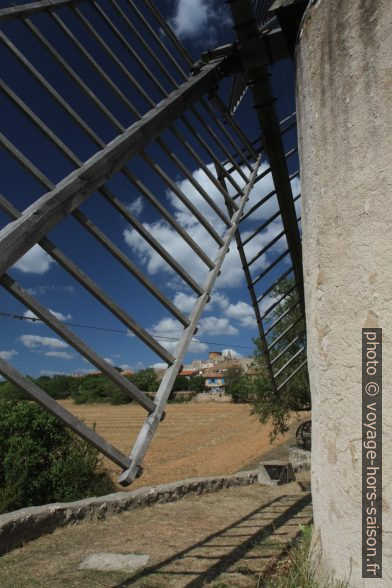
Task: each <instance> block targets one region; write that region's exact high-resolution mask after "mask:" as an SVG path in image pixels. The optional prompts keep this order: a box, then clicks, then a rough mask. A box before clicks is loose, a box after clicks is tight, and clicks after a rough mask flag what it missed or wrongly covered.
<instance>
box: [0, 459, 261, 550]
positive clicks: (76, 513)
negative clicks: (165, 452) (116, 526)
mask: <svg viewBox="0 0 392 588" xmlns="http://www.w3.org/2000/svg"><path fill="white" fill-rule="evenodd" d="M257 482H258V471H257V470H253V471H249V472H238V473H237V474H233V475H230V476H220V477H209V478H190V479H188V480H180V481H178V482H173V483H170V484H160V485H159V486H150V487H145V488H140V489H138V490H133V491H132V492H116V493H114V494H108V495H106V496H100V497H97V498H85V499H84V500H77V501H75V502H66V503H54V504H45V505H43V506H31V507H29V508H23V509H21V510H16V511H13V512H10V513H6V514H3V515H0V555H2V554H4V553H7V552H8V551H11V550H12V549H15V548H16V547H20V546H21V545H23V544H24V543H27V542H28V541H32V540H33V539H37V538H38V537H40V536H41V535H45V534H47V533H52V532H53V531H54V530H55V529H57V528H59V527H64V526H66V525H69V524H72V523H77V522H80V521H83V520H88V521H91V520H94V519H104V518H105V517H106V516H110V515H112V514H118V513H121V512H124V511H127V510H133V509H135V508H141V507H145V506H151V505H152V504H156V503H161V504H163V503H165V502H174V501H175V500H179V499H181V498H182V497H184V496H186V495H187V494H192V493H193V494H203V493H206V492H217V491H218V490H222V489H223V488H231V487H233V486H247V485H249V484H255V483H257Z"/></svg>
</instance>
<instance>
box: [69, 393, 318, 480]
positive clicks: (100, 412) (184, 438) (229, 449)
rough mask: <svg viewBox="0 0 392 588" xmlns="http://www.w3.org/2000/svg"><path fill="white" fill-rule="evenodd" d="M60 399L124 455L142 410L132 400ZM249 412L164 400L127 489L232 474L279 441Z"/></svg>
mask: <svg viewBox="0 0 392 588" xmlns="http://www.w3.org/2000/svg"><path fill="white" fill-rule="evenodd" d="M62 404H63V406H65V407H66V408H67V409H68V410H69V411H70V412H72V413H73V414H75V415H76V416H78V417H79V418H81V419H83V420H84V421H85V423H86V424H87V425H90V426H91V425H93V424H94V423H95V425H96V431H97V432H98V433H100V434H101V435H103V437H105V438H106V439H107V440H108V441H110V442H111V443H113V444H114V445H115V446H116V447H118V449H120V450H121V451H123V452H124V453H125V454H126V455H128V454H129V452H130V449H131V447H132V443H133V441H134V440H135V438H136V435H137V434H138V432H139V430H140V426H141V425H142V423H143V422H144V419H145V418H146V412H145V411H144V410H143V409H142V408H141V407H139V406H136V405H133V404H132V405H122V406H111V405H107V404H82V405H75V404H73V402H72V401H70V400H65V401H62ZM250 412H251V407H250V406H249V405H247V404H229V403H218V402H216V403H215V402H209V403H205V404H204V403H193V402H188V403H184V404H169V405H168V406H167V410H166V418H165V420H164V421H163V422H162V423H161V424H160V425H159V428H158V432H157V434H156V436H155V438H154V440H153V442H152V445H151V447H150V449H149V451H148V452H147V454H146V457H145V460H144V462H143V475H142V476H141V478H139V479H138V480H136V481H135V482H134V483H133V484H132V486H131V489H132V490H133V489H135V488H138V487H141V486H150V485H154V484H163V483H166V482H173V481H175V480H181V479H184V478H192V477H198V476H213V475H221V474H232V473H235V472H237V471H238V470H240V469H242V468H244V466H246V465H247V464H250V463H253V462H255V461H257V460H258V459H259V458H260V460H261V456H262V454H263V453H265V452H268V451H270V450H271V448H273V447H277V446H279V445H280V444H282V443H284V442H285V439H286V438H285V437H280V438H278V439H277V440H276V441H275V442H274V444H273V445H271V444H270V440H269V433H270V431H271V427H270V425H262V424H261V423H260V421H259V419H258V418H257V416H255V415H251V414H250ZM305 417H306V415H304V414H303V415H301V416H298V415H295V414H294V415H293V416H292V422H293V423H297V422H298V424H299V422H301V421H302V420H305ZM104 461H105V466H106V467H107V468H108V469H109V470H110V472H111V474H112V476H113V479H114V480H116V479H117V478H118V476H119V474H120V473H121V472H120V469H119V468H118V467H117V466H116V465H115V464H113V463H112V462H110V461H109V460H106V459H105V460H104ZM119 488H120V487H119ZM122 490H124V489H123V488H122Z"/></svg>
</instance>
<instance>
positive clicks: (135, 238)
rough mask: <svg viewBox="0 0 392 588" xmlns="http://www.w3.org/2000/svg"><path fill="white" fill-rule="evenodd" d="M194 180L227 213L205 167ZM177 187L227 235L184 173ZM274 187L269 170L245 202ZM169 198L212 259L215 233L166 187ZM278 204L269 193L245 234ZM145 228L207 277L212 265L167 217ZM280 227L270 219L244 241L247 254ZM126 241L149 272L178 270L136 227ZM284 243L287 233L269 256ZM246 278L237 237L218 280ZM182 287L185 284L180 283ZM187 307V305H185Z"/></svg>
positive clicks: (200, 278)
mask: <svg viewBox="0 0 392 588" xmlns="http://www.w3.org/2000/svg"><path fill="white" fill-rule="evenodd" d="M207 167H208V168H209V169H210V171H211V173H214V168H213V166H212V164H209V165H208V166H207ZM265 167H266V164H263V165H262V169H263V168H265ZM192 175H193V177H194V178H195V180H197V181H198V183H199V184H200V185H201V186H202V187H203V188H204V190H205V191H206V192H207V193H208V194H209V196H210V198H211V199H212V200H213V201H214V202H215V204H216V205H217V206H218V207H220V208H221V209H222V210H223V211H225V213H226V209H225V203H224V198H223V196H222V194H221V193H220V192H219V190H218V189H217V188H216V187H215V185H214V184H212V182H211V181H210V180H209V178H208V177H207V176H206V174H205V173H204V171H203V170H201V169H196V170H195V171H194V172H193V173H192ZM232 176H233V178H234V179H235V180H236V182H237V183H238V184H239V185H240V186H243V185H244V181H243V179H242V178H241V177H240V175H239V174H238V173H237V172H233V174H232ZM178 187H179V188H180V189H181V191H182V192H183V193H184V194H185V195H186V196H187V198H188V199H189V200H190V201H191V202H192V204H193V205H194V206H195V207H196V208H197V210H198V211H199V212H200V213H201V214H203V216H204V217H205V218H206V219H207V220H208V222H209V223H210V225H211V226H213V227H214V229H215V230H216V231H217V232H218V233H219V234H220V235H223V234H224V232H225V225H224V223H223V222H222V221H221V219H220V218H219V216H218V215H217V214H216V213H215V212H214V210H213V209H212V208H211V207H210V206H209V205H208V204H207V203H206V201H205V200H204V198H203V197H202V196H201V195H200V194H199V192H198V191H197V190H196V188H194V186H193V185H192V184H191V183H190V182H189V180H187V179H185V180H182V181H180V182H178ZM272 188H273V184H272V179H271V176H270V174H268V175H267V176H266V177H264V178H263V179H262V180H260V182H258V183H257V184H256V186H255V188H254V190H253V191H252V192H251V196H250V200H249V202H248V204H247V208H249V207H250V206H253V205H254V204H255V203H256V202H258V201H259V200H260V198H262V197H263V196H264V195H265V194H266V193H267V192H269V191H271V190H272ZM229 192H230V193H231V194H233V192H234V189H233V188H230V186H229ZM166 195H167V198H168V200H169V202H170V204H171V206H172V208H173V210H174V213H173V214H174V216H175V218H176V220H177V221H178V223H179V224H180V225H181V226H182V227H184V228H185V229H186V231H187V232H188V234H189V235H190V236H191V237H192V238H193V240H194V241H195V242H196V243H198V244H199V245H200V246H202V248H203V250H204V251H205V253H206V254H207V255H208V256H209V257H210V259H214V258H215V256H216V254H217V251H218V246H217V244H216V242H215V241H214V240H213V239H212V237H211V236H210V235H209V233H208V232H207V231H206V229H204V227H203V226H202V225H201V223H200V222H198V221H197V219H195V217H194V216H193V215H192V214H191V213H190V212H189V211H188V209H187V208H186V206H185V205H184V204H183V203H182V202H181V201H180V200H179V199H178V198H177V196H176V195H175V194H174V193H172V192H170V191H168V192H167V194H166ZM276 210H277V203H276V198H275V197H273V198H271V199H270V200H269V201H268V203H266V204H265V205H263V206H261V207H260V208H259V209H258V210H257V211H256V212H255V213H254V214H253V215H252V216H251V217H250V219H251V220H246V221H245V223H244V226H243V227H242V236H243V239H244V240H245V239H246V238H247V237H248V236H250V235H251V234H252V233H253V232H254V230H255V229H256V228H257V225H256V226H255V223H254V221H255V220H256V221H257V224H258V225H260V220H262V219H266V218H269V217H270V216H271V214H273V213H274V212H275V211H276ZM143 226H144V227H145V229H146V230H147V231H148V232H149V233H150V234H151V235H152V236H154V237H155V239H157V241H158V242H159V243H160V244H161V245H162V246H163V248H164V249H165V250H166V251H168V252H169V253H170V255H171V256H172V257H173V258H174V259H176V261H177V262H178V263H179V264H180V265H181V266H182V267H183V268H184V269H185V270H187V271H188V273H189V274H190V275H191V276H192V277H193V278H194V279H195V280H196V281H197V282H198V283H201V284H202V283H204V281H205V279H206V277H207V273H208V268H207V267H206V265H205V264H204V263H203V262H202V261H201V260H200V258H199V257H198V256H197V255H196V254H195V253H194V251H193V250H192V249H191V248H190V247H189V246H188V245H187V244H186V243H185V242H184V241H183V239H182V238H181V237H180V236H179V234H178V233H177V232H176V231H175V230H174V229H173V228H172V227H171V226H170V225H168V224H167V223H166V222H165V221H163V220H159V221H155V222H152V223H147V222H146V223H143ZM281 230H282V225H281V221H280V220H279V219H277V220H276V221H274V222H272V223H270V225H269V226H268V227H267V228H266V229H265V230H264V231H262V232H261V233H259V234H257V235H256V236H255V237H254V238H252V239H251V240H250V241H249V243H248V244H247V245H246V246H245V247H244V249H245V254H246V256H247V258H248V260H250V259H252V258H253V257H254V256H255V255H256V254H257V253H258V252H259V251H260V250H261V249H262V248H263V247H264V246H265V245H266V244H267V243H269V242H270V241H271V240H272V239H273V238H274V237H275V236H276V235H277V234H278V233H279V232H280V231H281ZM123 236H124V239H125V242H126V243H127V244H128V245H129V246H130V247H131V249H132V250H133V252H134V253H135V254H136V255H137V257H138V258H139V260H140V262H141V263H142V264H143V265H145V266H146V269H147V272H148V273H149V274H151V275H154V274H157V273H159V272H165V273H168V274H170V275H171V276H173V275H174V271H173V270H172V269H171V268H170V266H169V265H168V264H166V262H165V261H164V260H163V259H162V258H161V256H160V255H159V254H158V253H156V252H155V251H154V249H152V247H150V245H148V243H146V241H145V240H144V239H143V238H142V237H141V236H140V235H139V233H137V232H136V231H135V230H134V229H132V228H127V229H125V231H124V233H123ZM284 247H285V243H284V239H280V240H279V241H278V242H277V243H276V244H275V245H274V246H273V247H271V248H270V250H269V251H268V256H269V258H272V257H273V256H275V255H276V253H277V252H280V251H281V250H282V249H283V248H284ZM266 262H267V257H266V255H262V256H260V257H259V258H258V259H257V260H256V261H255V262H254V263H253V264H252V271H253V272H257V270H261V269H263V268H264V267H265V266H266ZM242 282H243V269H242V264H241V261H240V258H239V255H238V251H237V247H236V244H235V242H232V244H231V247H230V251H229V252H228V253H227V255H226V257H225V260H224V262H223V266H222V272H221V275H220V276H219V277H218V279H217V281H216V287H217V288H228V287H237V286H239V285H240V284H241V283H242ZM180 287H181V286H180ZM177 300H178V302H179V303H180V304H182V306H183V307H184V309H185V308H188V307H190V304H191V299H190V297H189V296H188V295H185V294H181V295H178V298H177ZM184 312H185V310H184Z"/></svg>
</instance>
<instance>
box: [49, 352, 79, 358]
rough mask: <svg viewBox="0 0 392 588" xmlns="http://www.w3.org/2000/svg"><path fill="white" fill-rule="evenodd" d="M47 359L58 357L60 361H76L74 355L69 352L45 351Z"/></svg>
mask: <svg viewBox="0 0 392 588" xmlns="http://www.w3.org/2000/svg"><path fill="white" fill-rule="evenodd" d="M45 355H46V356H47V357H57V358H59V359H74V356H73V355H72V353H68V351H45Z"/></svg>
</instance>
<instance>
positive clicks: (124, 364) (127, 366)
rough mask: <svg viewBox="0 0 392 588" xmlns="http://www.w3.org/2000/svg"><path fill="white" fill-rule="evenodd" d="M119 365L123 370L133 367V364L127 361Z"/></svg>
mask: <svg viewBox="0 0 392 588" xmlns="http://www.w3.org/2000/svg"><path fill="white" fill-rule="evenodd" d="M119 367H120V368H121V369H122V370H123V371H125V370H130V369H132V368H131V366H130V365H128V364H127V363H122V364H121V365H120V366H119Z"/></svg>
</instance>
